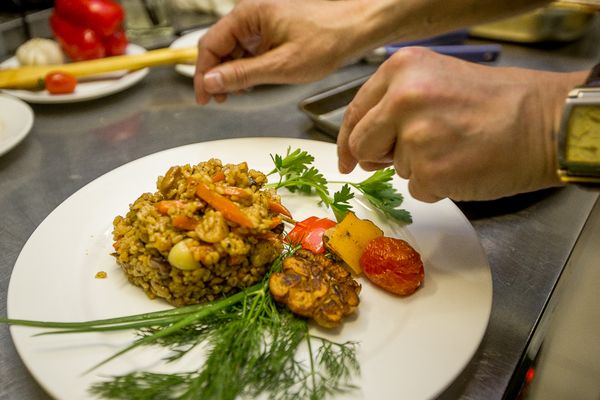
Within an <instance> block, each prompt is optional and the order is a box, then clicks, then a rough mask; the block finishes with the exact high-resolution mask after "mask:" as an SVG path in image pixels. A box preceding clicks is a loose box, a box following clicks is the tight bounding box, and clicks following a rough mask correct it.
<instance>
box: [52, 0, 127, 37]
mask: <svg viewBox="0 0 600 400" xmlns="http://www.w3.org/2000/svg"><path fill="white" fill-rule="evenodd" d="M54 11H56V13H57V14H59V15H60V16H62V17H63V18H65V19H67V20H69V21H71V22H77V24H78V25H81V26H84V27H86V28H90V29H92V30H94V31H95V32H97V33H98V34H99V35H100V36H109V35H112V34H113V33H114V32H115V31H116V30H117V29H119V28H120V27H121V24H122V22H123V18H124V17H125V13H124V12H123V8H122V7H121V5H120V4H119V3H117V2H115V1H112V0H55V2H54Z"/></svg>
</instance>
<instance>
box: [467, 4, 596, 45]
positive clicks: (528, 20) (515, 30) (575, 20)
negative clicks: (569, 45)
mask: <svg viewBox="0 0 600 400" xmlns="http://www.w3.org/2000/svg"><path fill="white" fill-rule="evenodd" d="M593 18H594V10H593V9H591V8H588V7H583V6H574V5H572V6H570V7H568V6H566V5H562V4H555V5H550V6H548V7H545V8H540V9H537V10H535V11H532V12H529V13H526V14H522V15H518V16H516V17H512V18H508V19H504V20H501V21H497V22H492V23H489V24H485V25H479V26H476V27H474V28H472V29H471V35H472V36H476V37H481V38H485V39H494V40H506V41H509V42H517V43H540V42H570V41H573V40H577V39H579V38H580V37H581V36H583V35H584V33H585V32H586V30H587V29H588V26H589V25H590V23H591V22H592V20H593Z"/></svg>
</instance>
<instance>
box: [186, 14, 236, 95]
mask: <svg viewBox="0 0 600 400" xmlns="http://www.w3.org/2000/svg"><path fill="white" fill-rule="evenodd" d="M236 45H237V39H236V36H235V33H234V24H233V21H232V18H231V14H228V15H226V16H225V17H223V18H221V19H220V20H219V21H218V22H217V23H216V24H215V25H214V26H213V27H212V28H210V29H209V30H208V31H207V32H206V34H204V36H203V37H202V38H200V40H199V41H198V56H197V57H196V72H195V75H194V89H195V92H196V102H198V103H200V104H207V103H208V102H209V101H210V97H211V95H210V94H209V93H207V92H206V90H205V89H204V74H205V73H206V72H208V71H210V70H211V69H212V68H214V67H216V66H217V65H219V64H221V60H222V59H223V58H224V57H226V56H227V55H229V54H231V53H232V52H233V51H234V50H235V48H236Z"/></svg>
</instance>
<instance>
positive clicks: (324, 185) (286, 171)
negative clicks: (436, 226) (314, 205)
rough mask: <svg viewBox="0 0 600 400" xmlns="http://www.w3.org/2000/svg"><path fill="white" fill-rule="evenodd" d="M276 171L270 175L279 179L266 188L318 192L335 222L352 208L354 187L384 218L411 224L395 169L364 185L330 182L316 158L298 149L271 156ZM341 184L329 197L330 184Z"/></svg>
mask: <svg viewBox="0 0 600 400" xmlns="http://www.w3.org/2000/svg"><path fill="white" fill-rule="evenodd" d="M271 159H272V160H273V164H274V168H273V170H272V171H271V172H269V174H268V175H267V176H271V175H274V174H277V175H278V176H279V179H278V181H277V182H275V183H270V184H268V185H267V186H270V187H274V188H276V189H279V188H287V189H288V190H289V191H290V192H296V191H297V192H300V193H305V194H311V193H313V192H314V193H316V194H317V195H318V196H319V198H320V199H321V203H322V204H324V205H325V206H326V207H329V208H331V210H332V211H333V213H334V215H335V217H336V219H337V220H338V221H340V220H341V219H343V217H344V216H345V215H346V213H347V212H348V211H350V210H351V209H352V205H351V204H350V200H352V199H353V198H354V193H353V192H352V190H351V188H354V189H356V190H357V191H359V192H360V193H361V194H362V195H363V196H364V197H365V199H366V200H367V201H368V202H369V203H371V205H372V206H373V207H374V208H375V209H376V210H379V211H380V212H382V213H383V214H384V215H385V216H387V217H389V218H392V219H394V220H396V221H397V222H400V223H402V224H408V223H411V222H412V217H411V215H410V213H409V212H408V211H406V210H404V209H401V208H399V207H400V205H401V204H402V202H403V201H404V197H403V196H402V194H401V193H399V192H398V191H397V190H396V189H395V188H394V186H393V185H392V183H391V182H392V179H393V176H394V169H393V168H386V169H382V170H379V171H376V172H375V173H374V174H373V175H371V176H370V177H369V178H367V179H365V180H364V181H362V182H358V183H355V182H348V181H328V180H327V179H326V178H325V177H324V176H323V174H322V173H320V172H319V170H318V169H317V168H315V167H314V166H313V165H312V163H313V162H314V160H315V159H314V157H313V156H312V155H310V154H308V152H306V151H304V150H301V149H296V150H294V151H291V149H290V148H288V149H287V153H286V155H285V156H281V155H279V154H275V155H271ZM329 184H341V185H342V188H341V189H340V190H339V191H337V192H335V193H334V194H333V196H331V195H330V193H329V189H328V185H329Z"/></svg>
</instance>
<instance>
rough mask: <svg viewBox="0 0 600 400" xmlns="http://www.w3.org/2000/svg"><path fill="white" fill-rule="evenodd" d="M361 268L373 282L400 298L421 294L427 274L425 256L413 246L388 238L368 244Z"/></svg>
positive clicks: (361, 259)
mask: <svg viewBox="0 0 600 400" xmlns="http://www.w3.org/2000/svg"><path fill="white" fill-rule="evenodd" d="M360 265H361V267H362V270H363V273H364V274H365V276H366V277H367V278H368V279H369V280H370V281H371V282H373V283H374V284H376V285H377V286H379V287H381V288H383V289H385V290H387V291H388V292H391V293H394V294H397V295H399V296H407V295H409V294H412V293H413V292H414V291H415V290H417V289H418V288H419V286H421V283H422V282H423V278H424V274H425V270H424V269H423V262H422V261H421V256H420V255H419V253H418V252H417V251H416V250H415V249H414V248H412V246H411V245H410V244H408V243H407V242H406V241H404V240H402V239H395V238H390V237H385V236H382V237H378V238H376V239H373V240H371V241H370V242H369V244H367V247H366V248H365V251H364V252H363V254H362V256H361V257H360Z"/></svg>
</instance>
